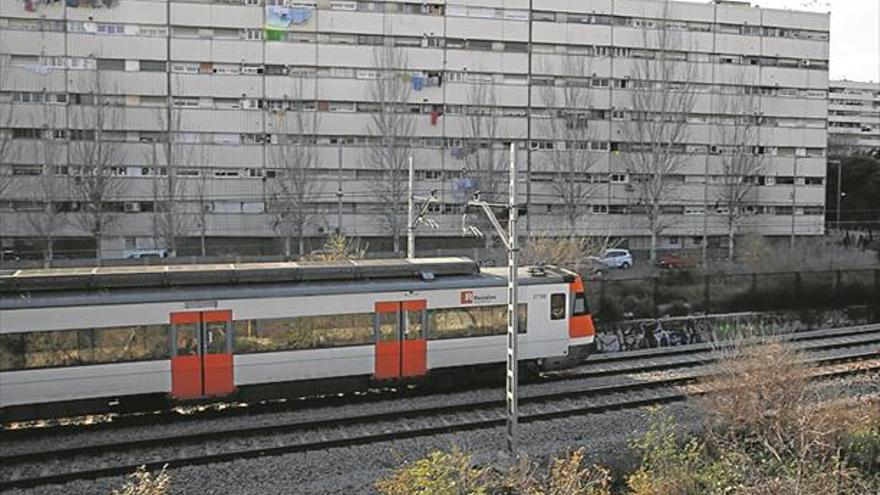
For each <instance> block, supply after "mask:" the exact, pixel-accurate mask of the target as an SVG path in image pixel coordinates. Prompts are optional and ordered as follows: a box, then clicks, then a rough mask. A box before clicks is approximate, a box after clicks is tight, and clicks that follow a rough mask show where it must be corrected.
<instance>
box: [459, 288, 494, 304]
mask: <svg viewBox="0 0 880 495" xmlns="http://www.w3.org/2000/svg"><path fill="white" fill-rule="evenodd" d="M496 299H498V296H494V295H492V294H483V295H477V294H475V293H474V291H472V290H463V291H461V299H460V300H461V304H477V303H487V302H491V301H494V300H496Z"/></svg>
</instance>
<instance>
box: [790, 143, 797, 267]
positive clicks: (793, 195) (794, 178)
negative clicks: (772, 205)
mask: <svg viewBox="0 0 880 495" xmlns="http://www.w3.org/2000/svg"><path fill="white" fill-rule="evenodd" d="M797 164H798V157H797V153H795V155H794V170H793V171H792V184H791V237H790V238H789V249H791V250H792V251H793V250H794V237H795V231H796V228H795V226H796V220H797V218H796V216H795V210H797Z"/></svg>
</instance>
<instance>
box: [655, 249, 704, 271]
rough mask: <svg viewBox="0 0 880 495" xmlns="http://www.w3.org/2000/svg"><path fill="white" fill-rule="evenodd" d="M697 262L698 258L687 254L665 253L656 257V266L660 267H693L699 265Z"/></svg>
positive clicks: (698, 261)
mask: <svg viewBox="0 0 880 495" xmlns="http://www.w3.org/2000/svg"><path fill="white" fill-rule="evenodd" d="M699 264H700V260H699V259H697V258H696V257H694V256H690V255H687V254H681V253H666V254H663V255H660V256H659V257H657V266H658V267H660V268H669V269H678V268H695V267H697V266H699Z"/></svg>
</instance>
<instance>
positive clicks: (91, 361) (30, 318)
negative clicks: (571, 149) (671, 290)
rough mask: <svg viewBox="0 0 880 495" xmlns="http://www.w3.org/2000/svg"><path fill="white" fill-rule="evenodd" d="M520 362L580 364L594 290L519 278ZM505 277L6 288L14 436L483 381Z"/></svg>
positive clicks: (315, 276)
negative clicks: (77, 420) (382, 388)
mask: <svg viewBox="0 0 880 495" xmlns="http://www.w3.org/2000/svg"><path fill="white" fill-rule="evenodd" d="M519 283H520V288H519V310H518V311H519V320H520V359H521V360H522V363H523V365H524V366H529V367H531V368H533V369H542V368H545V369H546V368H549V367H559V366H565V365H569V364H573V363H577V362H581V361H582V360H583V359H584V358H585V357H586V356H587V355H588V354H589V352H590V351H591V350H592V349H593V345H594V342H593V338H594V333H595V331H594V328H593V323H592V319H591V317H590V315H589V311H588V308H587V304H586V298H585V296H584V287H583V282H582V281H581V279H580V278H579V277H578V276H577V275H576V274H574V273H571V272H568V271H565V270H561V269H557V268H553V267H545V268H543V269H532V270H526V269H524V270H522V271H521V274H520V280H519ZM506 284H507V280H506V276H505V274H504V270H498V269H484V270H480V268H479V267H478V266H477V265H476V264H475V263H474V262H473V261H471V260H467V259H464V258H435V259H417V260H362V261H349V262H342V263H334V264H304V263H292V262H291V263H262V264H257V263H251V264H232V265H180V266H152V267H106V268H88V269H55V270H20V271H13V272H5V273H0V416H2V419H3V421H10V420H17V419H27V418H35V417H51V416H58V415H71V414H81V413H86V412H107V411H120V412H123V411H132V410H143V409H155V408H161V407H168V406H169V405H171V404H174V403H178V402H186V401H203V400H218V399H228V400H255V399H262V398H277V397H291V396H301V395H310V394H316V393H326V392H335V391H343V390H352V389H365V388H367V387H369V386H370V385H374V384H376V383H393V382H398V381H406V382H408V381H418V380H430V379H433V378H437V377H441V376H442V377H456V376H458V377H463V378H466V377H471V376H472V375H473V373H474V371H475V370H481V369H497V366H498V365H499V364H500V363H503V362H504V359H505V336H504V334H505V332H506Z"/></svg>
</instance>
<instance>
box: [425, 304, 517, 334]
mask: <svg viewBox="0 0 880 495" xmlns="http://www.w3.org/2000/svg"><path fill="white" fill-rule="evenodd" d="M526 308H527V305H526V304H520V305H519V306H518V309H517V313H518V317H519V328H518V332H519V333H526V330H527V328H528V326H527V324H528V321H527V309H526ZM429 313H430V314H429V328H430V331H431V337H432V338H434V339H457V338H462V337H484V336H487V335H504V334H505V333H506V332H507V306H503V305H499V306H472V307H468V308H445V309H432V310H430V311H429Z"/></svg>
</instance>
